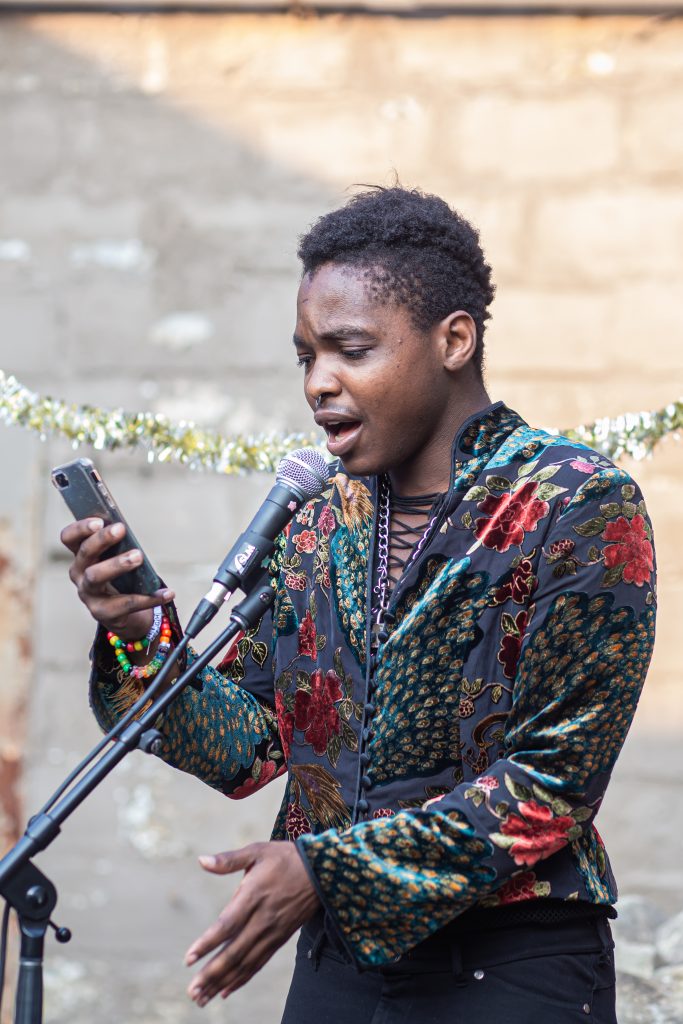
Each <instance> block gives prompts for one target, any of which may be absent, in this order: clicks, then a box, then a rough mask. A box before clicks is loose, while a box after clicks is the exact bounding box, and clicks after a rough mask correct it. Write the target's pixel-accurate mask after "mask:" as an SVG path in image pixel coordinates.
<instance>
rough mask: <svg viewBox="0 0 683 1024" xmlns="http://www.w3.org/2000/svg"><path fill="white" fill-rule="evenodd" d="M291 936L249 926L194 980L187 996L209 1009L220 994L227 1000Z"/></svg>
mask: <svg viewBox="0 0 683 1024" xmlns="http://www.w3.org/2000/svg"><path fill="white" fill-rule="evenodd" d="M294 930H295V929H292V931H294ZM290 934H292V932H289V934H287V935H284V934H278V935H277V936H273V935H271V934H268V933H265V934H264V933H263V932H262V931H261V929H260V928H259V927H253V928H252V927H250V926H247V927H246V928H245V930H244V931H243V932H242V934H241V935H240V936H239V938H238V939H236V940H235V941H234V942H230V943H228V944H227V945H226V946H225V947H224V948H223V949H222V950H220V952H218V953H217V954H216V955H215V956H214V957H213V958H212V959H211V960H210V961H209V963H208V964H207V965H206V966H205V967H204V969H203V970H202V971H201V972H200V973H199V974H198V975H197V976H196V978H194V979H193V981H192V982H191V984H190V987H189V989H188V994H189V995H190V997H191V998H192V999H194V1000H195V1002H196V1003H197V1005H198V1006H206V1004H207V1003H208V1002H209V1001H210V1000H211V999H213V998H214V997H215V996H217V995H218V994H219V993H220V994H221V995H222V996H223V998H224V999H225V998H227V997H228V996H229V995H230V993H231V992H235V991H236V990H237V989H238V988H241V987H242V985H246V983H247V982H248V981H249V980H250V979H251V978H253V976H254V975H255V974H256V973H257V972H258V971H260V970H261V968H262V967H263V966H264V965H265V964H266V963H267V962H268V960H270V958H271V956H272V955H273V953H275V951H276V950H277V949H278V948H279V947H280V946H281V945H282V943H283V942H284V941H285V940H286V939H287V938H289V935H290Z"/></svg>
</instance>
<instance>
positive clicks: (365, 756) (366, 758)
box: [360, 750, 372, 768]
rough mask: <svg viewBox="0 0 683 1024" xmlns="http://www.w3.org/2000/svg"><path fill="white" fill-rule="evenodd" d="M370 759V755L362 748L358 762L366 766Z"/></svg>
mask: <svg viewBox="0 0 683 1024" xmlns="http://www.w3.org/2000/svg"><path fill="white" fill-rule="evenodd" d="M371 760H372V758H371V757H370V755H369V754H368V753H366V751H365V750H364V751H363V753H362V754H361V755H360V763H361V764H362V766H363V768H367V766H368V765H369V764H370V761H371Z"/></svg>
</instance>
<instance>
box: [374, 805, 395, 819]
mask: <svg viewBox="0 0 683 1024" xmlns="http://www.w3.org/2000/svg"><path fill="white" fill-rule="evenodd" d="M395 813H396V811H392V810H391V808H390V807H378V808H377V810H376V811H373V812H372V816H373V818H393V816H394V814H395Z"/></svg>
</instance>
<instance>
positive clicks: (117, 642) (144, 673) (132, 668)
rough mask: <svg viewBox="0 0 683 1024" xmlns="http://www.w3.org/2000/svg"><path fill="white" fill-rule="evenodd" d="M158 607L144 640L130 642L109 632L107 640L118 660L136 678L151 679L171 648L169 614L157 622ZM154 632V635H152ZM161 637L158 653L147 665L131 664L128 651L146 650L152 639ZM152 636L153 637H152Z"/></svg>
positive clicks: (124, 669)
mask: <svg viewBox="0 0 683 1024" xmlns="http://www.w3.org/2000/svg"><path fill="white" fill-rule="evenodd" d="M156 611H157V609H156V608H155V619H154V624H153V626H152V628H151V629H150V631H149V633H148V634H147V636H146V637H144V638H143V639H142V640H134V641H131V642H130V643H126V641H125V640H122V639H121V637H120V636H117V635H116V633H112V632H108V633H107V640H108V641H109V643H110V644H111V646H112V647H113V648H114V657H115V658H116V660H117V661H118V663H119V665H120V666H121V668H122V669H123V671H124V672H125V673H126V674H127V675H131V676H133V677H134V678H135V679H149V678H150V677H151V676H153V675H156V673H157V672H158V671H159V669H160V668H161V666H162V665H163V664H164V662H165V661H166V658H167V657H168V653H169V651H170V650H171V635H172V634H171V623H170V621H169V619H168V616H166V615H161V617H160V624H159V625H158V624H157V618H158V617H157V615H156ZM152 634H154V635H152ZM156 636H158V637H159V646H158V647H157V650H156V653H155V654H154V657H153V658H152V660H151V661H150V662H148V664H147V665H131V663H130V660H129V658H128V654H127V653H126V652H128V653H131V654H132V653H133V652H134V651H144V650H147V648H148V647H149V646H150V644H151V643H152V640H153V639H155V638H156ZM150 637H152V639H150Z"/></svg>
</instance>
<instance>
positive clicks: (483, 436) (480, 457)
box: [451, 402, 526, 487]
mask: <svg viewBox="0 0 683 1024" xmlns="http://www.w3.org/2000/svg"><path fill="white" fill-rule="evenodd" d="M525 425H526V424H525V421H524V420H523V419H522V417H521V416H520V415H519V413H516V412H514V410H513V409H509V408H508V407H507V405H505V403H504V402H494V403H493V404H491V405H487V406H485V407H484V408H483V409H480V410H479V411H478V412H475V413H473V414H472V416H469V417H468V418H467V419H466V420H465V422H464V423H463V424H461V426H460V429H459V430H458V432H457V434H456V435H455V438H454V441H453V447H452V449H451V487H452V486H453V485H454V484H455V483H456V481H457V478H458V476H459V475H460V473H461V472H462V471H463V470H465V469H467V467H468V464H469V463H470V462H472V460H476V461H477V462H479V461H483V462H484V463H485V462H488V461H489V459H490V458H491V456H492V455H493V454H494V453H495V452H496V451H497V450H498V449H499V448H500V446H501V445H502V444H503V442H504V441H505V440H506V439H507V438H508V437H509V436H510V434H512V433H513V432H514V431H515V430H517V429H518V428H519V427H522V426H525Z"/></svg>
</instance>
